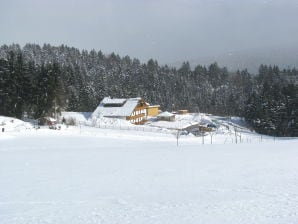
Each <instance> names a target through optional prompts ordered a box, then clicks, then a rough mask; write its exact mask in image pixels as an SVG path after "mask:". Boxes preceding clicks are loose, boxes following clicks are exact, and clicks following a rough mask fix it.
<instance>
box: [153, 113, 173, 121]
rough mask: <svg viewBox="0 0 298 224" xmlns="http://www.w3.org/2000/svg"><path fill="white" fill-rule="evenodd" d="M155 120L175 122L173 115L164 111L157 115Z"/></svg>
mask: <svg viewBox="0 0 298 224" xmlns="http://www.w3.org/2000/svg"><path fill="white" fill-rule="evenodd" d="M157 119H158V120H159V121H175V114H172V113H170V112H168V111H165V112H162V113H160V114H159V115H157Z"/></svg>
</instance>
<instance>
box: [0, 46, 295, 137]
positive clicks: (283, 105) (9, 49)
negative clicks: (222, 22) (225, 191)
mask: <svg viewBox="0 0 298 224" xmlns="http://www.w3.org/2000/svg"><path fill="white" fill-rule="evenodd" d="M104 96H111V97H138V96H139V97H143V98H144V99H145V100H146V101H148V102H150V103H153V104H160V105H161V109H162V110H175V109H189V110H190V111H191V112H207V113H213V114H218V115H229V116H244V117H245V118H246V120H247V121H248V122H249V124H251V126H252V127H253V128H255V129H256V130H257V131H258V132H260V133H265V134H271V135H277V136H298V124H297V123H298V71H297V70H296V69H287V70H280V69H279V68H278V67H276V66H266V65H261V66H260V69H259V74H256V75H251V74H249V73H248V72H247V70H243V71H238V72H235V73H229V72H228V70H227V69H226V68H220V67H219V66H218V65H217V64H216V63H214V64H211V65H210V66H208V67H204V66H200V65H198V66H196V67H195V68H194V69H192V68H191V67H190V65H189V63H188V62H185V63H183V65H182V66H181V67H180V68H172V67H168V66H167V65H159V64H158V62H157V61H155V60H152V59H151V60H149V61H148V62H147V63H141V62H140V61H139V60H138V59H132V58H130V57H128V56H126V57H120V56H118V55H116V54H114V53H112V54H109V55H104V54H103V53H102V52H101V51H95V50H92V51H86V50H83V51H80V50H78V49H76V48H72V47H67V46H64V45H62V46H59V47H54V46H51V45H48V44H45V45H43V46H42V47H41V46H39V45H36V44H27V45H25V46H24V47H23V48H21V47H20V46H19V45H10V46H7V45H3V46H1V47H0V105H1V107H0V114H1V115H7V116H15V117H18V118H21V117H22V116H24V114H27V115H28V116H29V117H34V118H38V117H40V116H43V115H46V114H51V113H53V111H54V110H55V109H56V110H57V111H63V110H70V111H93V110H94V109H95V108H96V106H97V105H98V104H99V102H100V100H101V99H102V98H103V97H104Z"/></svg>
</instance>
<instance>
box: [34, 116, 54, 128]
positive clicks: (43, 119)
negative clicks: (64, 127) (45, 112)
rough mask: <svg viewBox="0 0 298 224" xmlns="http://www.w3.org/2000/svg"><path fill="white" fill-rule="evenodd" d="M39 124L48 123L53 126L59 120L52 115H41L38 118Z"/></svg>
mask: <svg viewBox="0 0 298 224" xmlns="http://www.w3.org/2000/svg"><path fill="white" fill-rule="evenodd" d="M38 124H39V125H48V126H53V125H56V124H57V120H56V119H55V118H52V117H41V118H39V119H38Z"/></svg>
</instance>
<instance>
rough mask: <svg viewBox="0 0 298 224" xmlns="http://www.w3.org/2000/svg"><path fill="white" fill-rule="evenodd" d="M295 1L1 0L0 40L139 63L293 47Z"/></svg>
mask: <svg viewBox="0 0 298 224" xmlns="http://www.w3.org/2000/svg"><path fill="white" fill-rule="evenodd" d="M297 12H298V0H81V1H76V0H72V1H71V0H48V1H46V0H0V44H11V43H13V42H14V43H19V44H21V45H24V44H25V43H28V42H30V43H38V44H43V43H50V44H53V45H60V44H67V45H69V46H74V47H78V48H80V49H88V50H90V49H92V48H94V49H96V50H102V51H103V52H104V53H111V52H112V51H114V52H116V53H118V54H120V55H122V56H124V55H129V56H131V57H137V58H139V59H141V60H142V61H146V60H148V59H149V58H155V59H157V60H159V61H160V62H161V63H172V62H175V61H184V60H193V59H196V58H199V57H202V56H213V55H219V54H224V53H228V52H233V51H241V50H247V49H252V48H256V49H257V48H263V47H272V46H273V47H274V46H277V47H278V46H281V47H282V46H292V45H296V46H298V13H297Z"/></svg>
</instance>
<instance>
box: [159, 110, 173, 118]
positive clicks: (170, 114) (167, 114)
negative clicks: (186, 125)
mask: <svg viewBox="0 0 298 224" xmlns="http://www.w3.org/2000/svg"><path fill="white" fill-rule="evenodd" d="M173 116H175V115H174V114H172V113H170V112H168V111H165V112H162V113H160V114H159V115H157V117H173Z"/></svg>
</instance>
